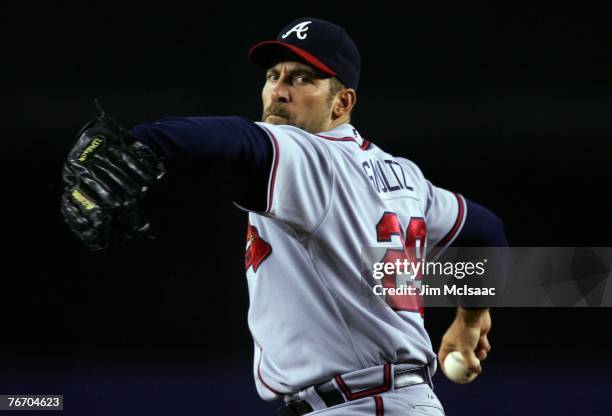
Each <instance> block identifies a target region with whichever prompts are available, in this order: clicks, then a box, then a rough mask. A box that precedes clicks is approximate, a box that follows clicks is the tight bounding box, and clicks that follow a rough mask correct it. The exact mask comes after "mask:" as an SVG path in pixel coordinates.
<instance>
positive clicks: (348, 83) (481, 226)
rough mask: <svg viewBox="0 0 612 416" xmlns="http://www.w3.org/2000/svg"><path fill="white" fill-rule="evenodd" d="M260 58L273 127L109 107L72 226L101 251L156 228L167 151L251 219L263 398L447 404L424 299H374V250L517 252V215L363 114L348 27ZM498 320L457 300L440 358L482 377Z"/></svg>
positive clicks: (80, 165) (254, 324)
mask: <svg viewBox="0 0 612 416" xmlns="http://www.w3.org/2000/svg"><path fill="white" fill-rule="evenodd" d="M249 56H250V60H251V62H252V63H254V64H256V65H258V66H260V67H262V68H264V69H265V70H266V75H265V84H264V86H263V90H262V101H263V115H262V120H261V122H257V123H253V122H251V121H249V120H246V119H243V118H240V117H189V118H167V119H162V120H160V121H157V122H154V123H147V124H141V125H138V126H136V127H134V128H132V129H131V130H129V131H128V130H125V129H123V128H122V127H120V126H119V125H118V124H117V123H115V122H114V121H113V120H112V119H110V118H108V117H107V116H106V115H105V114H103V113H102V114H101V115H100V117H98V118H97V119H96V120H94V121H92V122H90V123H89V124H88V125H86V126H85V128H84V130H83V131H82V132H81V133H80V134H79V136H78V140H77V143H76V145H75V147H74V148H73V149H72V151H71V152H70V154H69V156H68V160H67V162H66V165H65V169H64V182H65V192H64V195H63V197H62V203H61V206H62V213H63V215H64V217H65V219H66V221H67V223H68V225H69V226H70V228H71V229H72V230H73V231H74V232H75V233H76V234H77V235H78V236H79V237H80V238H81V239H82V240H83V242H84V243H85V244H86V245H88V246H89V247H90V248H91V249H94V250H97V249H102V248H105V247H107V246H109V245H113V244H115V243H117V242H121V241H124V240H126V239H129V238H133V237H137V236H143V235H147V233H148V229H149V222H148V220H147V219H146V218H145V216H144V215H143V213H142V210H141V209H140V205H141V203H142V196H143V195H144V194H145V193H146V192H147V189H148V188H149V187H151V186H153V185H154V184H155V183H156V182H157V181H159V179H160V178H161V177H162V176H163V175H164V174H165V170H164V163H163V162H164V160H172V161H174V162H181V161H184V162H185V163H191V164H195V165H196V166H197V167H198V168H200V169H201V170H202V172H203V173H204V174H207V175H211V176H212V177H214V178H215V181H214V182H215V183H216V187H217V190H218V191H219V192H221V193H222V194H224V195H226V196H227V197H229V198H231V200H232V201H234V203H235V204H236V205H237V206H238V207H239V208H241V209H243V210H245V211H248V213H249V214H248V218H249V221H248V228H247V241H246V253H245V267H246V275H247V282H248V288H249V295H250V305H249V313H248V324H249V328H250V330H251V333H252V336H253V347H254V361H253V374H254V377H255V383H256V386H257V391H258V392H259V394H260V396H261V397H262V398H263V399H265V400H275V399H283V400H284V403H285V405H284V406H282V407H281V408H280V410H279V414H280V415H305V414H309V415H315V414H325V415H329V416H332V415H411V414H432V415H440V414H443V409H442V406H441V404H440V402H439V401H438V399H437V398H436V396H435V394H434V392H433V390H432V383H431V376H432V374H433V373H434V371H435V370H436V354H435V353H434V351H433V348H432V345H431V342H430V339H429V336H428V334H427V332H426V331H425V328H424V325H423V309H422V307H421V305H420V303H419V302H418V300H417V299H415V297H414V296H408V295H406V296H404V295H401V296H400V295H394V296H387V298H386V302H385V305H384V307H379V306H377V305H375V304H373V303H372V302H371V298H369V297H367V296H364V292H363V280H362V279H361V274H360V273H361V269H360V267H361V266H360V256H361V253H362V250H363V248H364V247H388V248H390V249H391V248H393V247H397V246H398V245H401V246H403V247H406V248H411V249H413V250H416V251H418V252H419V253H421V255H424V253H426V250H427V248H430V249H434V248H439V249H442V248H444V247H448V246H449V245H451V244H459V243H470V244H473V245H474V246H480V245H489V246H490V245H493V246H495V245H501V246H503V245H506V244H507V243H506V239H505V236H504V231H503V225H502V223H501V222H500V220H499V219H498V218H497V217H496V216H495V215H494V214H492V213H491V212H490V211H489V210H487V209H486V208H484V207H482V206H480V205H478V204H476V203H474V202H471V201H470V200H468V199H467V198H465V197H463V196H461V195H459V194H455V193H452V192H449V191H447V190H444V189H442V188H439V187H436V186H434V185H432V184H431V183H430V182H429V181H428V180H427V179H425V177H424V176H423V174H422V172H421V171H420V170H419V168H418V167H417V166H416V165H415V164H414V163H413V162H411V161H410V160H408V159H405V158H401V157H396V156H393V155H391V154H389V153H386V152H385V151H384V150H383V149H381V148H380V147H378V146H377V145H376V144H374V143H372V142H371V141H370V140H368V139H367V138H364V137H362V136H361V134H360V133H359V132H358V130H357V129H356V128H355V127H354V126H352V125H351V124H350V123H351V112H352V110H353V108H354V107H355V104H356V99H357V89H358V83H359V72H360V66H361V58H360V54H359V51H358V49H357V46H356V45H355V43H354V42H353V40H352V39H351V38H350V37H349V35H348V34H347V32H346V31H345V30H344V29H343V28H342V27H340V26H338V25H336V24H333V23H330V22H327V21H324V20H320V19H315V18H302V19H298V20H296V21H293V22H291V23H289V24H288V25H287V26H286V27H285V28H283V29H282V30H281V31H280V33H279V35H278V37H277V38H276V39H275V40H271V41H266V42H262V43H259V44H257V45H255V46H254V47H253V48H252V49H251V50H250V52H249ZM385 121H387V122H396V123H397V121H394V120H385ZM397 124H398V126H400V127H401V122H400V123H397ZM393 284H394V283H393V281H389V280H387V281H386V285H387V286H389V285H391V286H392V285H393ZM490 326H491V321H490V315H489V311H488V309H469V310H468V309H463V308H458V310H457V315H456V319H455V321H454V322H453V323H452V325H451V326H450V328H449V329H448V331H447V332H446V334H445V335H444V337H443V340H442V345H441V347H440V350H439V355H438V358H439V359H441V360H442V362H443V361H444V358H445V357H446V355H447V354H448V353H449V352H450V351H453V350H459V351H460V352H461V353H462V354H463V356H464V359H465V360H466V362H467V363H468V366H469V368H470V369H471V370H472V371H475V372H480V371H481V367H480V361H479V360H483V359H485V358H486V356H487V353H488V352H489V350H490V345H489V342H488V340H487V333H488V331H489V329H490Z"/></svg>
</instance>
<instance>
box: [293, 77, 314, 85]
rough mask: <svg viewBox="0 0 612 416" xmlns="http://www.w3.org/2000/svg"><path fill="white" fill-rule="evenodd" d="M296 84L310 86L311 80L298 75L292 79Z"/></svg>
mask: <svg viewBox="0 0 612 416" xmlns="http://www.w3.org/2000/svg"><path fill="white" fill-rule="evenodd" d="M293 80H294V81H295V83H296V84H311V83H312V80H311V79H310V78H309V77H308V76H306V75H298V76H297V77H295V78H293Z"/></svg>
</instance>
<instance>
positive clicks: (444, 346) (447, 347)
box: [438, 338, 457, 363]
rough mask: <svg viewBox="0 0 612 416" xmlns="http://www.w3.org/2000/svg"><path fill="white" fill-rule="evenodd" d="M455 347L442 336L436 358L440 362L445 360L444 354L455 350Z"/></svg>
mask: <svg viewBox="0 0 612 416" xmlns="http://www.w3.org/2000/svg"><path fill="white" fill-rule="evenodd" d="M456 349H457V347H456V346H455V345H453V344H451V343H449V342H447V341H446V340H445V339H444V338H442V343H441V344H440V350H439V351H438V359H439V360H440V363H443V362H444V360H446V356H447V355H448V354H450V353H451V351H455V350H456Z"/></svg>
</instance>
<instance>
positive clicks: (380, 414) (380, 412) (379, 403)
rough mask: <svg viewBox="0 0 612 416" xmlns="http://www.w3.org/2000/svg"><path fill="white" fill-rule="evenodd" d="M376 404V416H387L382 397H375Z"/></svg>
mask: <svg viewBox="0 0 612 416" xmlns="http://www.w3.org/2000/svg"><path fill="white" fill-rule="evenodd" d="M374 403H375V404H376V416H385V406H384V405H383V399H382V397H380V396H374Z"/></svg>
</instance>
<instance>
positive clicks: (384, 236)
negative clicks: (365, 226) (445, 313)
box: [376, 211, 427, 315]
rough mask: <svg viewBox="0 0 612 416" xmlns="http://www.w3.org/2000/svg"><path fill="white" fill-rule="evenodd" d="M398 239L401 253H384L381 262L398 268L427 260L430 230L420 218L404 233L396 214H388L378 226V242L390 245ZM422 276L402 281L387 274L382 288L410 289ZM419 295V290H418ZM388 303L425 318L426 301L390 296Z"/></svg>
mask: <svg viewBox="0 0 612 416" xmlns="http://www.w3.org/2000/svg"><path fill="white" fill-rule="evenodd" d="M394 235H397V236H398V237H399V239H400V242H401V243H402V248H400V249H388V250H387V251H386V252H385V255H384V257H383V258H382V260H381V262H382V263H384V264H386V263H393V264H395V263H396V261H397V260H399V261H400V263H402V264H404V263H406V262H404V260H407V263H408V264H413V265H416V264H417V262H419V261H421V260H422V259H423V258H424V256H425V242H426V238H427V227H426V226H425V220H424V219H423V218H421V217H413V218H410V222H409V223H408V227H407V228H406V232H405V233H402V229H401V225H400V222H399V218H398V216H397V214H396V213H394V212H388V211H387V212H385V213H384V214H383V216H382V218H381V219H380V221H378V224H376V238H377V240H378V241H379V242H390V241H391V238H392V237H393V236H394ZM418 270H419V272H418V273H416V275H415V276H413V279H414V280H411V279H409V278H408V277H407V276H406V277H405V278H403V279H402V276H403V275H396V274H395V273H393V274H387V273H385V275H384V277H383V278H382V285H383V287H384V288H395V289H398V288H400V287H401V286H402V285H404V284H405V285H409V284H411V283H412V286H414V283H415V282H417V281H420V279H422V273H421V272H420V270H421V269H420V268H419V269H418ZM416 292H418V288H417V289H416ZM387 303H388V304H389V306H390V307H391V308H392V309H393V310H396V311H409V312H419V313H420V314H421V315H423V299H422V297H421V296H419V295H410V294H407V293H406V294H402V295H398V294H395V295H387Z"/></svg>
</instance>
